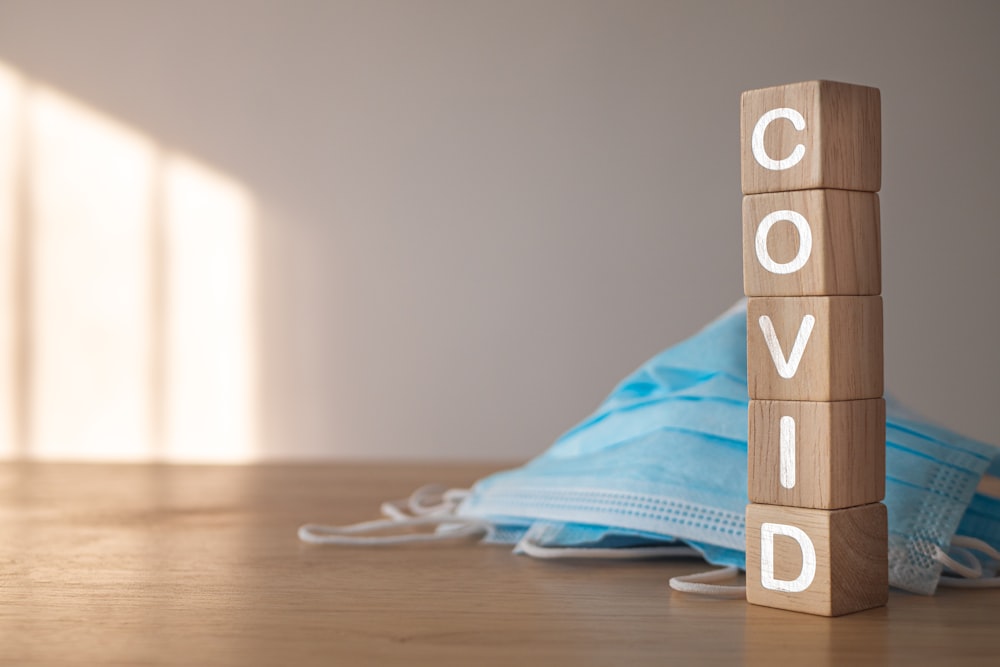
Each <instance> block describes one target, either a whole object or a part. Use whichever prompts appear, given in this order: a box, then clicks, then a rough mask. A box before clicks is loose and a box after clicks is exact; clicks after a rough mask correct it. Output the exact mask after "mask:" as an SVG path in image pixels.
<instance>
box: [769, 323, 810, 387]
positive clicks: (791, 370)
mask: <svg viewBox="0 0 1000 667" xmlns="http://www.w3.org/2000/svg"><path fill="white" fill-rule="evenodd" d="M758 323H759V324H760V330H761V331H762V332H763V333H764V341H765V342H766V343H767V349H768V350H770V351H771V359H773V360H774V367H775V368H776V369H777V371H778V375H780V376H781V377H783V378H785V379H786V380H788V379H790V378H792V377H794V376H795V372H796V371H797V370H799V362H800V361H802V355H803V354H804V353H805V351H806V343H808V342H809V336H810V335H812V330H813V326H814V325H815V324H816V318H815V317H813V316H812V315H806V316H805V317H803V318H802V324H800V325H799V333H798V335H796V336H795V344H794V345H792V353H791V354H790V355H789V356H788V361H785V354H784V352H782V351H781V343H779V342H778V334H776V333H775V332H774V324H772V323H771V318H770V317H768V316H767V315H761V316H760V319H759V320H758Z"/></svg>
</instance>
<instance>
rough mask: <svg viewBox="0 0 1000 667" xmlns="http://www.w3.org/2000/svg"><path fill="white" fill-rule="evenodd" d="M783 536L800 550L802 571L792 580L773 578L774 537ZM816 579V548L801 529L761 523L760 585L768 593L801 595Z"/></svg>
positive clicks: (781, 524) (780, 524)
mask: <svg viewBox="0 0 1000 667" xmlns="http://www.w3.org/2000/svg"><path fill="white" fill-rule="evenodd" d="M775 535H784V536H785V537H790V538H792V539H793V540H795V541H796V542H798V543H799V548H800V549H802V571H800V572H799V576H797V577H795V578H794V579H790V580H789V579H775V578H774V536H775ZM814 578H816V547H814V546H813V542H812V540H811V539H809V536H808V535H806V534H805V531H803V530H802V529H801V528H796V527H795V526H789V525H786V524H783V523H763V524H761V526H760V585H761V586H763V587H764V588H766V589H768V590H770V591H784V592H786V593H801V592H802V591H804V590H806V589H807V588H809V586H810V585H811V584H812V582H813V579H814Z"/></svg>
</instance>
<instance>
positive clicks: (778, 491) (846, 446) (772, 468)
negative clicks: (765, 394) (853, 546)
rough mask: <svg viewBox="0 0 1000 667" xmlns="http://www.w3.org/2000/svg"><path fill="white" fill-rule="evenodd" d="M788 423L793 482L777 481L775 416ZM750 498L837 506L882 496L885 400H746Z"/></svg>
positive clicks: (778, 452)
mask: <svg viewBox="0 0 1000 667" xmlns="http://www.w3.org/2000/svg"><path fill="white" fill-rule="evenodd" d="M782 418H791V419H792V420H793V423H794V435H795V438H794V447H795V449H794V457H793V458H794V465H795V470H794V484H793V485H792V486H791V487H790V488H786V487H785V486H783V485H782V480H781V475H780V470H781V450H782V446H781V442H780V441H781V439H782V433H781V419H782ZM748 463H749V469H748V475H749V488H748V491H749V497H750V502H752V503H763V504H766V505H787V506H793V507H810V508H815V509H840V508H845V507H853V506H855V505H867V504H870V503H877V502H878V501H880V500H882V498H884V497H885V401H884V400H883V399H881V398H873V399H868V400H862V401H833V402H812V401H756V400H755V401H750V410H749V442H748Z"/></svg>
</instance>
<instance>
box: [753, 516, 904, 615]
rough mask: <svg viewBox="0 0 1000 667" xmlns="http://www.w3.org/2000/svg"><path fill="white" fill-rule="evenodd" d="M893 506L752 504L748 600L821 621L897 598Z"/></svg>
mask: <svg viewBox="0 0 1000 667" xmlns="http://www.w3.org/2000/svg"><path fill="white" fill-rule="evenodd" d="M887 535H888V523H887V519H886V509H885V505H883V504H881V503H874V504H871V505H862V506H860V507H851V508H849V509H842V510H833V511H827V510H816V509H804V508H798V507H777V506H774V505H756V504H751V505H747V601H748V602H751V603H753V604H758V605H763V606H765V607H777V608H779V609H788V610H791V611H800V612H806V613H810V614H818V615H820V616H841V615H843V614H850V613H853V612H856V611H861V610H863V609H871V608H872V607H881V606H882V605H884V604H885V603H886V602H887V601H888V598H889V555H888V540H887Z"/></svg>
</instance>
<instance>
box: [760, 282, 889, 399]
mask: <svg viewBox="0 0 1000 667" xmlns="http://www.w3.org/2000/svg"><path fill="white" fill-rule="evenodd" d="M768 339H770V341H769V340H768ZM882 365H883V361H882V297H878V296H807V297H795V298H789V297H751V298H750V299H749V300H748V303H747V387H748V389H749V392H750V398H754V399H764V400H781V401H850V400H858V399H863V398H879V397H880V396H882V385H883V378H882Z"/></svg>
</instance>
